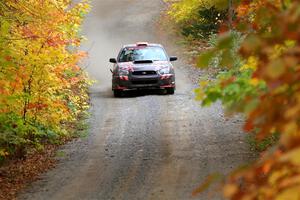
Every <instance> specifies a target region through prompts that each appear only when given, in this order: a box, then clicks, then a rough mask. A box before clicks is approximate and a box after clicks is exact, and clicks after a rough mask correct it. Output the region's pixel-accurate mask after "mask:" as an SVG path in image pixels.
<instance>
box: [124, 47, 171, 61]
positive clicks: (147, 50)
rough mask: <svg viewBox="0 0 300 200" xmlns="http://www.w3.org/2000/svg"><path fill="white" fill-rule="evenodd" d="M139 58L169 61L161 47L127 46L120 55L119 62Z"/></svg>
mask: <svg viewBox="0 0 300 200" xmlns="http://www.w3.org/2000/svg"><path fill="white" fill-rule="evenodd" d="M137 60H152V61H167V60H168V59H167V55H166V53H165V51H164V50H163V48H161V47H126V48H124V49H123V50H122V52H121V54H120V56H119V62H132V61H137Z"/></svg>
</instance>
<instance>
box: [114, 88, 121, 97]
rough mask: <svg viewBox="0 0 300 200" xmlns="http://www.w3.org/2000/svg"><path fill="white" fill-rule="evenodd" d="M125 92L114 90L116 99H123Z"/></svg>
mask: <svg viewBox="0 0 300 200" xmlns="http://www.w3.org/2000/svg"><path fill="white" fill-rule="evenodd" d="M122 96H123V91H121V90H114V97H122Z"/></svg>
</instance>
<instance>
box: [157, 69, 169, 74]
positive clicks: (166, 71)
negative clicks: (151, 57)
mask: <svg viewBox="0 0 300 200" xmlns="http://www.w3.org/2000/svg"><path fill="white" fill-rule="evenodd" d="M158 72H159V74H161V75H164V74H170V68H169V67H168V68H163V69H160V70H159V71H158Z"/></svg>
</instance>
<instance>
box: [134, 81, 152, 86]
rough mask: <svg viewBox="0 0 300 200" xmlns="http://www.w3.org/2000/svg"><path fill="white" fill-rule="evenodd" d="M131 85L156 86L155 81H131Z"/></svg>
mask: <svg viewBox="0 0 300 200" xmlns="http://www.w3.org/2000/svg"><path fill="white" fill-rule="evenodd" d="M132 84H133V85H144V84H157V80H138V81H132Z"/></svg>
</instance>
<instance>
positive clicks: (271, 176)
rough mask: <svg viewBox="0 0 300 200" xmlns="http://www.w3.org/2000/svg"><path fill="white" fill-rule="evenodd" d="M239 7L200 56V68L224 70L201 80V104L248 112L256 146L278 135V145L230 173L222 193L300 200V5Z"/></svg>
mask: <svg viewBox="0 0 300 200" xmlns="http://www.w3.org/2000/svg"><path fill="white" fill-rule="evenodd" d="M182 2H183V1H182ZM212 2H214V1H212ZM216 2H217V1H216ZM218 2H219V1H218ZM223 2H224V3H226V2H227V3H228V1H225V0H224V1H223ZM233 5H234V10H235V13H234V15H233V16H232V24H230V26H228V23H224V25H223V26H222V27H221V29H220V31H219V37H218V38H217V39H216V40H215V41H214V42H213V45H211V48H210V49H209V50H207V51H205V52H203V53H202V54H201V55H200V56H199V59H198V65H199V66H201V67H207V66H210V67H213V66H214V64H215V63H217V65H218V67H219V70H218V71H217V74H216V76H215V77H214V78H213V79H206V80H203V81H201V83H200V87H199V89H196V95H197V98H198V99H199V100H202V104H203V105H210V104H211V103H213V102H215V101H217V100H221V101H222V102H223V105H224V106H225V107H226V108H227V111H230V112H242V113H244V115H245V118H246V122H245V126H244V129H245V130H246V131H247V132H251V133H253V132H254V133H255V134H256V139H257V140H258V141H262V140H265V139H266V138H268V137H271V136H273V135H274V134H276V135H278V136H279V141H278V143H277V144H276V145H275V146H273V147H272V148H270V149H268V150H267V151H266V152H264V153H263V154H262V156H261V157H260V158H259V159H258V160H257V161H256V162H255V163H254V164H252V165H250V166H249V167H247V168H243V169H242V170H236V171H235V172H234V173H232V174H231V175H230V176H229V177H228V178H227V179H226V181H225V185H224V195H225V197H227V198H228V199H236V200H241V199H245V200H246V199H247V200H251V199H268V200H271V199H276V200H297V199H300V26H299V24H300V4H299V1H289V0H253V1H248V0H241V1H238V2H235V1H234V4H233Z"/></svg>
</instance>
